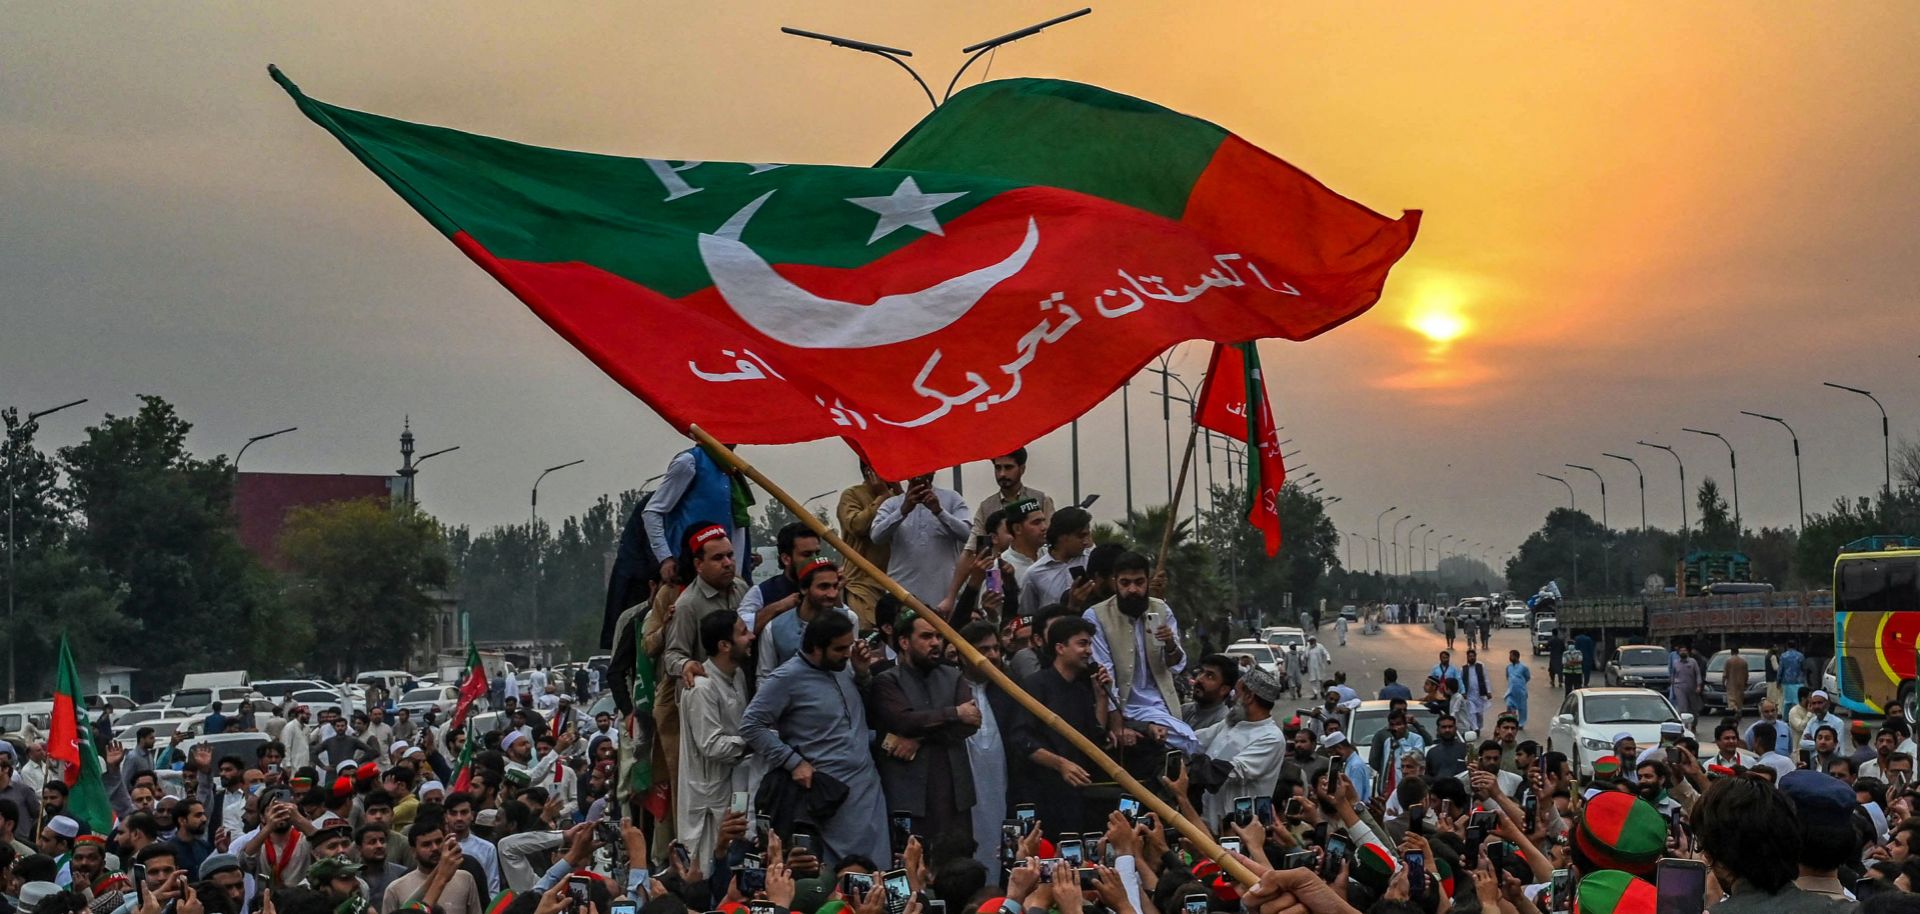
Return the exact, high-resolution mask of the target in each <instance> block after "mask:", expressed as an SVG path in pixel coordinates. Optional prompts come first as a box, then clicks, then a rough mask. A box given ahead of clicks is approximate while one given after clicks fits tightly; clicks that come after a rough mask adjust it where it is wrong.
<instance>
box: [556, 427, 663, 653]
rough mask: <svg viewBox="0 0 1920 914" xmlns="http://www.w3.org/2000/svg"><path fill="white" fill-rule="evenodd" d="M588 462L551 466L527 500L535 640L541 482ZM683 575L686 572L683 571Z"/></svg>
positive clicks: (571, 461) (583, 459)
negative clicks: (556, 473) (559, 472)
mask: <svg viewBox="0 0 1920 914" xmlns="http://www.w3.org/2000/svg"><path fill="white" fill-rule="evenodd" d="M586 462H587V459H586V458H585V457H582V458H580V459H579V460H569V461H567V462H566V463H562V464H559V465H557V466H550V467H547V468H546V469H544V470H541V471H540V475H539V476H536V477H534V479H533V495H532V497H530V498H529V499H528V500H527V504H528V514H529V517H530V518H531V520H529V521H528V523H527V541H528V543H529V544H531V545H532V547H533V637H534V639H535V640H538V639H539V637H540V540H541V537H540V481H541V480H543V479H546V478H547V474H548V473H552V472H554V471H555V470H564V469H566V468H567V467H571V466H579V465H580V464H583V463H586ZM681 558H682V560H684V561H686V562H688V563H689V566H688V567H692V566H691V562H692V561H693V560H692V559H691V558H690V557H687V556H681ZM681 573H682V574H685V573H686V572H685V571H684V570H683V571H682V572H681Z"/></svg>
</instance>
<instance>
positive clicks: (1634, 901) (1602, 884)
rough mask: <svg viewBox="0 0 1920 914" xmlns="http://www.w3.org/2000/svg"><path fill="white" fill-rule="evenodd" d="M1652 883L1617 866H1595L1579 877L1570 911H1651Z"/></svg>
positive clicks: (1630, 913)
mask: <svg viewBox="0 0 1920 914" xmlns="http://www.w3.org/2000/svg"><path fill="white" fill-rule="evenodd" d="M1657 897H1658V893H1657V892H1656V891H1655V890H1654V887H1653V883H1651V882H1648V881H1646V880H1645V879H1637V878H1635V877H1633V876H1632V875H1630V874H1627V873H1623V872H1621V871H1619V870H1598V871H1595V872H1592V873H1588V874H1587V875H1586V877H1585V878H1583V879H1581V880H1580V888H1579V889H1578V890H1576V891H1575V892H1574V897H1573V914H1653V912H1654V900H1655V899H1656V898H1657Z"/></svg>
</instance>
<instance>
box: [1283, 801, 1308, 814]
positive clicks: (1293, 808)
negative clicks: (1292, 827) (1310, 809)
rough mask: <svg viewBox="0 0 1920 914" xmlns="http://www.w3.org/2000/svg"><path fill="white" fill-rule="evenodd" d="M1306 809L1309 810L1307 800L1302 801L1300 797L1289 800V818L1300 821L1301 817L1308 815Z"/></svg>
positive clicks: (1287, 809)
mask: <svg viewBox="0 0 1920 914" xmlns="http://www.w3.org/2000/svg"><path fill="white" fill-rule="evenodd" d="M1306 809H1307V803H1306V801H1305V800H1302V799H1300V798H1299V797H1288V798H1287V808H1286V811H1287V818H1289V819H1298V818H1300V817H1301V816H1304V815H1306V814H1307V813H1306Z"/></svg>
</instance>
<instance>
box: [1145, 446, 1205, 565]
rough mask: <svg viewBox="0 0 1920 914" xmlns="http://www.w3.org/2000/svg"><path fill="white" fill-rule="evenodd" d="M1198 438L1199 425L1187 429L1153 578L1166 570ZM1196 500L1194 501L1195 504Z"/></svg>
mask: <svg viewBox="0 0 1920 914" xmlns="http://www.w3.org/2000/svg"><path fill="white" fill-rule="evenodd" d="M1199 437H1200V423H1199V422H1195V423H1193V426H1192V427H1191V428H1188V429H1187V453H1186V456H1184V457H1181V458H1180V481H1179V482H1178V483H1176V484H1175V485H1174V487H1173V501H1172V502H1170V503H1168V505H1167V529H1165V530H1163V531H1161V533H1160V554H1159V555H1157V556H1154V558H1153V576H1154V577H1155V578H1158V577H1160V573H1161V572H1163V571H1165V570H1167V553H1168V552H1170V551H1172V550H1173V528H1174V521H1176V520H1179V519H1180V496H1181V495H1182V494H1183V493H1185V492H1186V491H1187V470H1189V469H1191V468H1192V467H1193V445H1194V442H1195V441H1196V440H1198V439H1199ZM1197 501H1198V499H1196V502H1197Z"/></svg>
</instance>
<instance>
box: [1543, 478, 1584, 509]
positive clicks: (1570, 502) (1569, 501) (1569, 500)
mask: <svg viewBox="0 0 1920 914" xmlns="http://www.w3.org/2000/svg"><path fill="white" fill-rule="evenodd" d="M1533 475H1535V476H1538V477H1540V478H1541V479H1551V480H1553V481H1554V482H1557V483H1559V484H1561V485H1563V486H1566V487H1567V510H1569V511H1576V510H1579V509H1577V508H1575V507H1574V506H1573V483H1570V482H1568V481H1566V480H1565V479H1564V478H1562V477H1559V476H1554V475H1552V474H1549V473H1535V474H1533Z"/></svg>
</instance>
